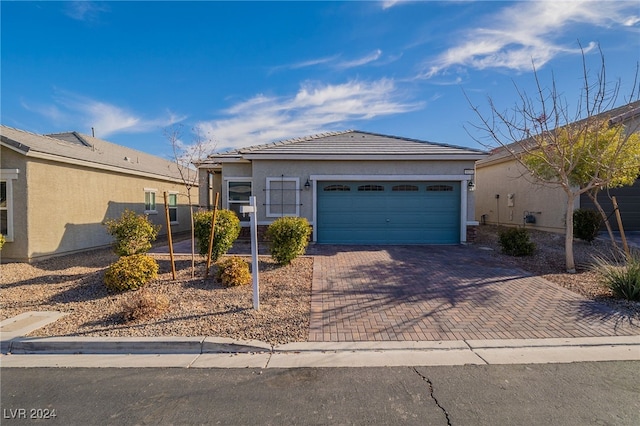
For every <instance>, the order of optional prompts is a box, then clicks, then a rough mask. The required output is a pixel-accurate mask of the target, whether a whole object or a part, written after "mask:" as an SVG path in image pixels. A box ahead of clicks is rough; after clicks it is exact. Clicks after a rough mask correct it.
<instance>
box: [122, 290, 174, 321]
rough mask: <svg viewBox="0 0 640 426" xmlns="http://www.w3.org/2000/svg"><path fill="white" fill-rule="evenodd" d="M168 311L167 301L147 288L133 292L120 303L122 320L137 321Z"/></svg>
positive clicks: (164, 297)
mask: <svg viewBox="0 0 640 426" xmlns="http://www.w3.org/2000/svg"><path fill="white" fill-rule="evenodd" d="M167 309H169V299H168V298H167V296H165V295H164V294H154V293H152V292H151V291H149V290H148V289H147V288H142V289H140V290H138V291H136V292H134V293H133V294H132V295H131V297H129V298H128V299H127V300H125V301H124V302H123V303H122V318H123V319H124V320H125V321H138V320H145V319H149V318H153V317H156V316H158V315H160V314H162V313H163V312H164V311H166V310H167Z"/></svg>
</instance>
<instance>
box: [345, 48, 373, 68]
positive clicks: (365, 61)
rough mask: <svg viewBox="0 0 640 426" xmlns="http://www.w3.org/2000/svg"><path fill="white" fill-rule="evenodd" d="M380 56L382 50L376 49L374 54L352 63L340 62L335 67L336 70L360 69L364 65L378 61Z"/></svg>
mask: <svg viewBox="0 0 640 426" xmlns="http://www.w3.org/2000/svg"><path fill="white" fill-rule="evenodd" d="M380 56H382V50H380V49H376V50H375V51H374V52H371V53H370V54H368V55H367V56H363V57H362V58H359V59H354V60H352V61H344V62H340V63H339V64H338V65H337V66H338V68H355V67H361V66H363V65H366V64H368V63H370V62H374V61H377V60H378V59H380Z"/></svg>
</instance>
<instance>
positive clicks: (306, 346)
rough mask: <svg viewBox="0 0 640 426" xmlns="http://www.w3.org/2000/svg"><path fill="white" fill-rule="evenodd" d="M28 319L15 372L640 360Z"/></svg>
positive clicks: (623, 345) (9, 338) (634, 346)
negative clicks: (166, 333) (50, 329)
mask: <svg viewBox="0 0 640 426" xmlns="http://www.w3.org/2000/svg"><path fill="white" fill-rule="evenodd" d="M59 316H60V313H59V312H27V313H24V314H21V315H19V316H17V317H15V318H10V319H7V320H5V321H3V322H2V323H0V330H2V334H1V338H2V351H3V355H2V356H1V357H0V365H1V366H2V367H3V368H8V367H101V368H106V367H116V368H125V367H179V368H301V367H391V366H394V367H397V366H440V365H481V364H541V363H568V362H583V361H628V360H640V336H638V335H636V336H607V337H586V338H573V339H564V338H551V339H511V340H509V339H500V340H449V341H430V342H429V341H426V342H418V341H386V342H298V343H287V344H282V345H275V346H272V345H270V344H267V343H264V342H260V341H255V340H251V341H240V340H233V339H228V338H216V337H129V338H113V337H20V336H23V335H25V334H27V333H29V332H30V331H33V330H34V329H36V328H38V327H41V326H42V325H44V324H46V323H48V322H51V321H55V320H56V319H57V318H59Z"/></svg>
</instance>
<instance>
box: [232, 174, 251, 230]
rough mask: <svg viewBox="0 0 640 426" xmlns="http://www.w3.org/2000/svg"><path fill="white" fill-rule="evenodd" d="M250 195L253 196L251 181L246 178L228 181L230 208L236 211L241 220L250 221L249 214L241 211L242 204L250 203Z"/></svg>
mask: <svg viewBox="0 0 640 426" xmlns="http://www.w3.org/2000/svg"><path fill="white" fill-rule="evenodd" d="M249 197H251V182H250V181H246V180H229V181H227V203H228V205H229V210H231V211H234V212H235V213H236V215H238V217H239V218H240V221H241V222H248V221H249V215H243V214H241V213H240V206H243V205H245V206H248V205H249Z"/></svg>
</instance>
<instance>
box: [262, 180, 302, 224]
mask: <svg viewBox="0 0 640 426" xmlns="http://www.w3.org/2000/svg"><path fill="white" fill-rule="evenodd" d="M282 216H300V179H298V178H291V177H284V176H281V177H277V178H276V177H270V178H267V217H282Z"/></svg>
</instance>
